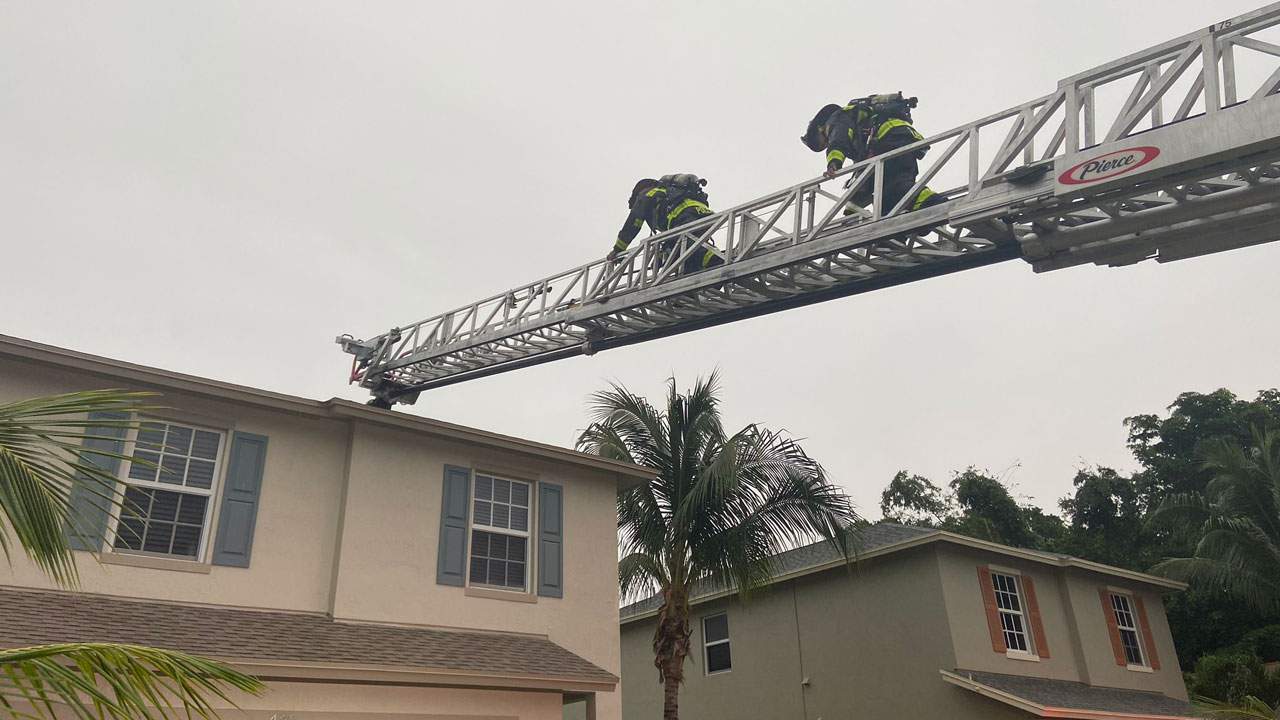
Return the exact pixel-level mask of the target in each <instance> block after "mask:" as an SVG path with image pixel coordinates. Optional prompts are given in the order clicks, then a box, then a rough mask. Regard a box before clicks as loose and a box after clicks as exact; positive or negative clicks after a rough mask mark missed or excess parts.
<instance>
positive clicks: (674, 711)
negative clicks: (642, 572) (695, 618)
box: [653, 588, 690, 720]
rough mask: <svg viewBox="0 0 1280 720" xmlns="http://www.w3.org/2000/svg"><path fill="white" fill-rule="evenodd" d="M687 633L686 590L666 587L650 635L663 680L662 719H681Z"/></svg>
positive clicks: (687, 607) (659, 675)
mask: <svg viewBox="0 0 1280 720" xmlns="http://www.w3.org/2000/svg"><path fill="white" fill-rule="evenodd" d="M689 635H690V629H689V596H688V593H686V592H685V591H684V589H683V588H679V589H677V588H665V589H664V590H663V603H662V608H661V609H660V610H658V627H657V629H656V630H655V631H654V634H653V651H654V652H653V654H654V657H653V664H654V665H655V666H656V667H657V668H658V678H659V680H661V681H662V720H680V683H682V682H684V661H685V659H686V658H688V657H689Z"/></svg>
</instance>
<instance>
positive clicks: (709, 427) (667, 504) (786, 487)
mask: <svg viewBox="0 0 1280 720" xmlns="http://www.w3.org/2000/svg"><path fill="white" fill-rule="evenodd" d="M717 393H718V387H717V382H716V377H715V375H714V374H713V375H712V376H711V377H710V378H709V379H706V380H699V381H698V382H697V383H696V384H695V386H694V387H693V388H692V389H691V390H690V391H688V392H687V393H684V394H682V393H679V392H677V390H676V384H675V380H674V379H673V380H671V381H670V382H669V383H668V392H667V398H666V406H665V408H663V409H662V410H659V409H657V408H655V407H653V406H652V405H650V404H649V402H648V401H646V400H645V399H644V398H642V397H639V396H637V395H634V394H632V393H631V392H629V391H628V390H626V389H625V388H623V387H620V386H617V385H614V386H613V388H612V389H611V390H607V391H603V392H600V393H597V394H596V395H594V396H593V398H592V416H593V422H592V423H591V425H590V426H589V427H588V428H587V429H586V430H584V431H583V432H582V435H581V436H580V437H579V439H578V447H579V449H581V450H583V451H586V452H590V453H594V454H597V455H601V456H604V457H608V458H613V459H616V460H624V461H627V462H631V463H635V464H637V465H643V466H645V467H649V468H652V469H653V471H654V474H655V477H654V479H653V480H652V481H651V482H649V483H646V484H644V485H641V486H639V487H636V488H635V489H633V490H632V491H630V492H627V493H625V494H623V495H621V496H620V497H619V498H618V529H619V543H620V550H621V554H622V559H621V560H620V562H619V564H618V582H619V585H620V587H621V592H622V594H623V596H624V597H629V598H634V597H637V596H639V595H642V594H646V593H649V592H653V591H655V590H656V591H657V592H658V593H659V594H660V597H661V606H660V608H659V610H658V623H657V629H656V630H655V632H654V636H653V652H654V666H655V667H656V668H657V669H658V678H659V681H660V682H661V683H662V684H663V718H664V719H665V720H677V718H678V717H679V692H680V683H681V682H682V680H683V678H684V664H685V660H686V659H687V658H688V656H689V651H690V648H689V636H690V625H689V600H690V597H691V595H692V593H694V592H695V590H696V589H697V588H699V587H707V586H715V585H723V586H732V587H736V588H737V589H738V591H739V592H740V593H741V594H743V595H744V596H745V594H747V593H749V592H750V591H751V590H752V589H753V588H757V587H759V586H760V585H761V584H762V583H764V582H765V581H766V580H767V579H768V578H769V577H770V573H771V570H772V568H771V558H772V557H773V556H774V555H776V554H777V553H779V552H781V551H782V550H785V549H787V548H790V547H794V546H796V545H798V544H800V543H802V542H805V541H808V540H811V539H812V538H814V537H823V538H826V539H827V540H828V541H830V542H832V543H834V544H835V545H836V547H838V548H839V550H840V552H841V553H843V554H845V556H846V557H847V556H848V545H849V542H850V539H849V534H848V531H847V528H848V527H849V526H850V525H851V524H852V523H853V522H855V521H856V520H857V516H856V514H855V513H854V511H853V508H852V506H851V505H850V502H849V499H848V497H847V496H845V494H844V493H842V492H841V491H840V490H839V489H837V488H836V487H834V486H832V485H831V484H830V483H829V482H828V481H827V477H826V475H825V473H824V472H823V470H822V467H821V466H819V465H818V463H817V462H815V461H814V460H813V459H811V458H810V457H809V456H808V455H806V454H805V453H804V451H803V450H802V449H801V448H800V446H799V445H797V444H796V443H795V442H794V441H792V440H790V439H788V438H786V437H784V436H782V435H781V434H779V433H776V432H772V431H769V430H766V429H764V428H761V427H759V426H757V425H754V424H753V425H748V426H747V427H745V428H743V429H742V430H739V431H738V432H736V433H734V434H732V435H729V434H727V433H726V432H725V431H724V428H723V426H722V424H721V420H720V412H719V403H718V400H717Z"/></svg>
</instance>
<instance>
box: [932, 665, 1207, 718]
mask: <svg viewBox="0 0 1280 720" xmlns="http://www.w3.org/2000/svg"><path fill="white" fill-rule="evenodd" d="M938 672H939V673H941V674H942V679H943V680H945V681H946V682H949V683H951V684H952V685H955V686H956V687H960V688H964V689H965V690H970V691H972V692H975V693H977V694H979V695H982V696H984V697H988V698H991V699H992V700H997V701H999V702H1002V703H1005V704H1006V705H1011V706H1013V707H1015V708H1018V709H1019V710H1024V711H1026V712H1028V713H1030V714H1032V715H1034V716H1036V717H1042V718H1061V719H1062V720H1197V719H1196V718H1195V717H1194V716H1191V715H1151V714H1146V713H1129V712H1113V711H1109V710H1089V709H1086V708H1064V707H1053V706H1048V705H1040V704H1038V703H1035V702H1032V701H1031V700H1028V699H1026V698H1023V697H1019V696H1017V695H1014V694H1012V693H1008V692H1005V691H1004V690H1000V689H997V688H993V687H991V686H990V685H986V684H984V683H980V682H978V681H977V680H973V679H970V678H967V677H965V676H963V675H960V674H959V673H954V672H951V671H949V670H939V671H938Z"/></svg>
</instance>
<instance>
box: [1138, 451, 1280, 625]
mask: <svg viewBox="0 0 1280 720" xmlns="http://www.w3.org/2000/svg"><path fill="white" fill-rule="evenodd" d="M1253 440H1254V442H1253V445H1252V447H1244V446H1242V445H1241V444H1240V443H1239V442H1237V441H1236V440H1232V439H1226V438H1218V439H1214V440H1210V441H1208V442H1207V443H1206V448H1205V457H1206V460H1205V462H1204V467H1205V469H1206V470H1208V471H1209V472H1210V473H1212V477H1213V479H1212V480H1210V481H1209V483H1208V485H1207V486H1206V487H1205V490H1204V493H1194V492H1189V493H1178V494H1174V495H1170V496H1169V497H1168V498H1166V499H1165V501H1164V502H1163V503H1161V505H1160V507H1159V508H1158V509H1157V510H1156V512H1155V515H1154V520H1156V521H1157V522H1173V523H1182V524H1188V523H1196V524H1198V525H1199V526H1200V528H1201V531H1200V539H1199V541H1198V542H1197V543H1196V546H1195V551H1194V555H1192V556H1191V557H1182V558H1172V559H1169V560H1165V561H1163V562H1161V563H1159V564H1157V565H1156V566H1155V568H1153V569H1154V571H1155V572H1159V573H1162V574H1165V575H1168V576H1170V577H1175V578H1179V579H1183V580H1187V581H1189V582H1193V583H1196V584H1198V585H1201V586H1203V587H1206V588H1209V589H1212V590H1221V591H1224V592H1226V593H1229V594H1232V595H1235V596H1236V597H1238V598H1240V599H1242V600H1244V601H1245V602H1246V603H1248V604H1249V605H1251V606H1253V607H1254V608H1256V609H1258V610H1260V611H1262V612H1267V613H1277V612H1280V430H1270V431H1266V430H1263V429H1261V428H1255V429H1254V432H1253Z"/></svg>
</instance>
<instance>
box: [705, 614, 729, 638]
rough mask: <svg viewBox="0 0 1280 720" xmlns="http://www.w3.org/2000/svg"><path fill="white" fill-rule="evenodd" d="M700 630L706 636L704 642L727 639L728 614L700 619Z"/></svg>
mask: <svg viewBox="0 0 1280 720" xmlns="http://www.w3.org/2000/svg"><path fill="white" fill-rule="evenodd" d="M702 632H703V634H704V635H705V636H706V637H705V640H704V642H709V643H712V642H715V641H717V640H728V639H729V616H728V615H714V616H712V617H709V618H706V619H704V620H703V621H702Z"/></svg>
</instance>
